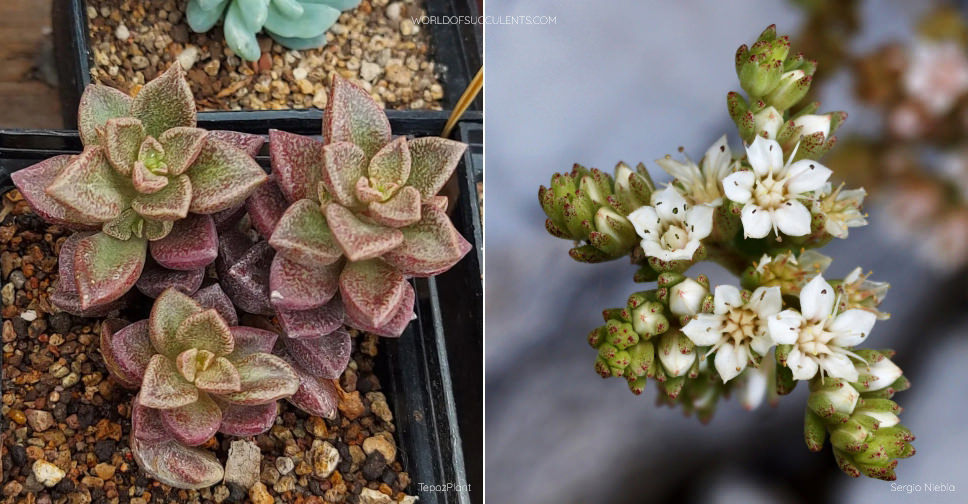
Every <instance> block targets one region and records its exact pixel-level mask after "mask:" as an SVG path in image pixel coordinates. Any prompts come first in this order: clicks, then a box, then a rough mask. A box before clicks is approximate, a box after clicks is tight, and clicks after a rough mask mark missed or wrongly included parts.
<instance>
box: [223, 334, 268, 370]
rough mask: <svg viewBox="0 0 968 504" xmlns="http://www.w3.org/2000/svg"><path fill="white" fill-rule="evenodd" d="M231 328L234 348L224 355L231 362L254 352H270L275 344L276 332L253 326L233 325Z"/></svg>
mask: <svg viewBox="0 0 968 504" xmlns="http://www.w3.org/2000/svg"><path fill="white" fill-rule="evenodd" d="M230 329H231V330H232V338H233V339H235V350H233V351H232V353H231V354H229V355H228V357H226V358H227V359H228V360H230V361H232V362H236V361H238V360H240V359H242V358H244V357H248V356H249V355H252V354H254V353H270V352H272V347H273V346H274V345H275V344H276V338H278V337H279V335H278V334H276V333H274V332H272V331H266V330H264V329H257V328H255V327H244V326H235V327H231V328H230Z"/></svg>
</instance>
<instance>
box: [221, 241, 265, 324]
mask: <svg viewBox="0 0 968 504" xmlns="http://www.w3.org/2000/svg"><path fill="white" fill-rule="evenodd" d="M240 244H244V245H249V242H248V240H247V239H246V238H245V237H244V236H242V235H241V233H224V234H223V235H222V237H221V238H220V240H219V249H220V251H221V252H220V253H219V257H218V260H216V261H215V265H216V268H217V270H218V276H219V279H220V281H221V284H222V289H224V290H225V293H226V294H228V296H229V298H231V299H232V302H233V303H235V306H238V307H239V309H241V310H242V311H246V312H249V313H254V314H257V315H272V314H273V313H275V310H273V308H272V305H271V304H270V303H269V265H270V264H271V263H272V257H273V256H274V255H275V252H273V250H272V247H270V246H269V244H268V243H267V242H265V241H260V242H257V243H256V244H254V245H250V246H249V247H248V248H247V249H242V250H243V251H244V252H242V253H241V255H240V256H239V255H236V254H237V253H239V252H238V248H237V247H238V245H240ZM233 249H234V250H233ZM234 257H237V259H234V260H233V258H234Z"/></svg>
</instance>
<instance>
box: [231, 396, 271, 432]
mask: <svg viewBox="0 0 968 504" xmlns="http://www.w3.org/2000/svg"><path fill="white" fill-rule="evenodd" d="M221 407H222V425H220V426H219V428H218V431H219V432H221V433H222V434H228V435H229V436H240V437H244V436H257V435H259V434H262V433H263V432H266V431H268V430H269V429H271V428H272V426H273V425H274V424H275V423H276V416H278V414H279V403H278V402H276V401H272V402H269V403H266V404H256V405H252V406H243V405H241V404H232V403H223V404H222V405H221Z"/></svg>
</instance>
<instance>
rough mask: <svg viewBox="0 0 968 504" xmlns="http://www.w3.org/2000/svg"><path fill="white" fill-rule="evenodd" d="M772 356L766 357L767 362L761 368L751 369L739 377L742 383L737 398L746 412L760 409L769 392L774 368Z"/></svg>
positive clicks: (761, 364)
mask: <svg viewBox="0 0 968 504" xmlns="http://www.w3.org/2000/svg"><path fill="white" fill-rule="evenodd" d="M771 355H772V354H767V355H765V356H764V361H766V362H761V363H760V367H758V368H749V369H747V370H746V373H743V375H742V376H740V377H739V379H740V380H742V381H741V382H740V387H739V390H737V396H738V398H739V403H740V404H742V405H743V408H745V409H746V411H752V410H755V409H756V408H758V407H759V406H760V404H761V403H762V402H763V399H764V398H765V397H766V393H767V392H768V391H769V384H770V382H769V379H770V368H772V367H773V366H774V364H773V360H772V358H771V357H770V356H771Z"/></svg>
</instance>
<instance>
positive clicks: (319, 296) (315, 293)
mask: <svg viewBox="0 0 968 504" xmlns="http://www.w3.org/2000/svg"><path fill="white" fill-rule="evenodd" d="M342 269H343V265H342V264H341V263H340V262H339V261H337V262H334V263H333V264H328V265H326V266H303V265H302V264H299V263H297V262H294V261H290V260H288V259H286V258H285V257H283V256H282V255H281V254H277V255H276V257H274V258H273V259H272V267H271V268H270V270H269V299H270V300H271V301H272V305H273V306H275V307H276V308H277V309H282V310H308V309H310V308H316V307H319V306H323V305H324V304H326V303H327V302H329V300H330V299H332V298H333V296H334V295H336V291H337V290H338V289H339V273H340V271H341V270H342Z"/></svg>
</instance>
